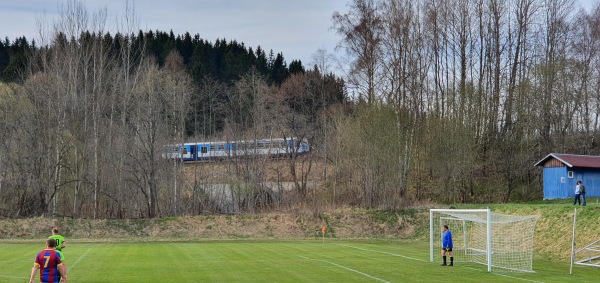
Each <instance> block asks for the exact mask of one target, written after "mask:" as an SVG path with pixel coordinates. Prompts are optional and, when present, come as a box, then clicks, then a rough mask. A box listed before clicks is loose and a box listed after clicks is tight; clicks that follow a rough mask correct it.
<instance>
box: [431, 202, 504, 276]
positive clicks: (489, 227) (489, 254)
mask: <svg viewBox="0 0 600 283" xmlns="http://www.w3.org/2000/svg"><path fill="white" fill-rule="evenodd" d="M435 212H442V213H444V212H485V213H486V215H487V222H486V232H487V235H486V247H487V248H486V251H485V254H486V258H487V271H488V272H492V236H491V235H492V225H491V223H492V213H491V210H490V209H489V208H488V209H430V210H429V260H430V261H431V262H433V257H434V256H433V255H434V251H433V246H434V242H433V239H434V231H435V228H434V227H433V223H434V219H433V214H434V213H435Z"/></svg>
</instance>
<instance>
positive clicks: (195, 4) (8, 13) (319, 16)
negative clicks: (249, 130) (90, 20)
mask: <svg viewBox="0 0 600 283" xmlns="http://www.w3.org/2000/svg"><path fill="white" fill-rule="evenodd" d="M348 1H349V0H137V1H134V2H133V3H134V6H135V14H136V16H137V19H138V21H139V28H140V29H142V30H149V29H152V30H161V31H166V32H169V31H170V30H173V32H174V33H175V35H178V34H183V33H185V32H186V31H187V32H189V33H190V34H191V35H192V36H193V35H195V34H199V35H200V37H201V38H203V39H206V40H209V41H211V42H214V41H215V40H216V39H217V38H225V39H227V40H228V41H229V40H233V39H235V40H237V41H238V42H243V43H244V44H245V45H246V47H252V48H253V49H254V50H256V47H257V46H259V45H260V46H261V47H262V48H263V49H264V50H265V51H266V52H267V53H268V52H269V50H273V51H274V52H275V53H279V52H281V53H283V56H284V58H285V59H286V61H287V63H288V64H289V63H291V61H292V60H293V59H300V60H302V64H303V65H304V66H305V67H308V66H309V65H310V63H311V61H312V59H311V58H312V55H313V54H314V53H315V52H316V51H317V49H319V48H324V49H326V50H327V51H328V52H333V51H334V48H335V45H336V44H337V43H338V41H339V36H337V35H336V34H335V32H334V31H333V30H331V29H330V27H331V25H332V24H331V15H332V14H333V12H334V11H339V12H345V11H346V10H347V7H346V3H347V2H348ZM81 2H82V3H84V5H85V7H86V8H87V10H88V11H89V12H90V13H95V12H97V11H98V10H99V9H101V8H104V7H106V8H107V11H108V22H107V25H108V26H107V28H108V29H109V30H111V31H113V32H111V33H113V34H114V30H116V28H115V27H116V18H121V19H122V18H123V15H124V8H125V0H102V1H81ZM65 3H67V0H0V38H2V39H3V38H4V37H6V36H8V38H9V39H10V40H11V41H12V40H14V39H15V38H16V37H20V36H23V35H25V36H26V37H27V39H28V40H31V39H34V38H36V37H37V34H38V32H37V27H36V19H41V18H47V19H49V20H50V22H51V21H52V19H54V18H56V17H57V15H58V6H59V4H60V5H64V4H65Z"/></svg>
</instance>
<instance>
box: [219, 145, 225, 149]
mask: <svg viewBox="0 0 600 283" xmlns="http://www.w3.org/2000/svg"><path fill="white" fill-rule="evenodd" d="M217 149H218V150H225V145H222V144H218V145H217Z"/></svg>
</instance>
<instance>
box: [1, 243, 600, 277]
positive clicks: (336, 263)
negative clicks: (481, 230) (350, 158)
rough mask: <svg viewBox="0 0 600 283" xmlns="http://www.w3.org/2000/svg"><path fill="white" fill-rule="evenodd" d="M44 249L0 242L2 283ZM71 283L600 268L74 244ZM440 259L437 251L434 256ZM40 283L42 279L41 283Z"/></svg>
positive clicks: (547, 273) (272, 249)
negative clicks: (490, 266) (492, 267)
mask: <svg viewBox="0 0 600 283" xmlns="http://www.w3.org/2000/svg"><path fill="white" fill-rule="evenodd" d="M40 242H41V243H36V244H33V243H0V247H1V248H2V250H3V251H4V252H3V253H0V262H1V263H2V265H3V266H4V268H2V269H1V270H0V282H27V280H28V279H29V274H30V272H31V267H32V266H33V260H34V257H35V255H36V254H37V253H38V252H39V251H40V250H42V249H43V248H44V246H43V244H42V243H43V242H44V240H40ZM68 244H69V245H68V247H67V248H66V249H65V251H64V253H65V259H66V261H65V262H66V264H67V268H68V272H69V282H86V283H90V282H578V283H581V282H598V280H599V278H600V268H595V267H582V266H575V267H574V272H573V275H569V263H568V261H567V262H562V263H559V262H550V261H539V260H538V261H534V266H533V268H534V270H535V273H514V272H509V273H488V272H486V267H485V266H483V265H479V264H467V263H456V266H454V267H442V266H439V264H440V262H438V261H436V262H433V263H432V262H429V246H428V243H420V242H418V243H415V242H402V241H384V240H381V241H366V240H365V241H359V240H356V241H341V240H327V239H326V240H325V241H324V242H322V241H321V240H307V241H280V240H273V241H249V240H244V241H202V242H118V241H115V242H77V241H71V242H68ZM436 253H437V251H436ZM35 282H39V273H38V275H36V281H35Z"/></svg>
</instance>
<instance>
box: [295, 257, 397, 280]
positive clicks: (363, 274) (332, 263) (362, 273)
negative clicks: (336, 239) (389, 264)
mask: <svg viewBox="0 0 600 283" xmlns="http://www.w3.org/2000/svg"><path fill="white" fill-rule="evenodd" d="M300 257H301V258H303V259H307V260H314V261H321V262H325V263H329V264H331V265H335V266H337V267H340V268H343V269H346V270H350V271H352V272H356V273H358V274H360V275H362V276H366V277H369V278H371V279H375V280H377V281H381V282H386V283H390V282H389V281H385V280H383V279H381V278H377V277H375V276H372V275H369V274H366V273H364V272H360V271H358V270H355V269H352V268H350V267H345V266H343V265H339V264H337V263H335V262H331V261H327V260H322V259H312V258H308V257H305V256H300Z"/></svg>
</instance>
